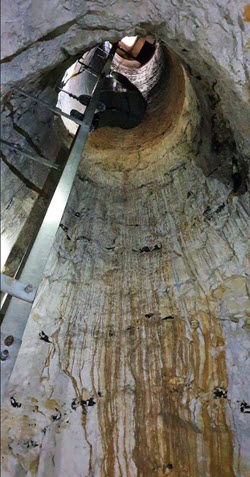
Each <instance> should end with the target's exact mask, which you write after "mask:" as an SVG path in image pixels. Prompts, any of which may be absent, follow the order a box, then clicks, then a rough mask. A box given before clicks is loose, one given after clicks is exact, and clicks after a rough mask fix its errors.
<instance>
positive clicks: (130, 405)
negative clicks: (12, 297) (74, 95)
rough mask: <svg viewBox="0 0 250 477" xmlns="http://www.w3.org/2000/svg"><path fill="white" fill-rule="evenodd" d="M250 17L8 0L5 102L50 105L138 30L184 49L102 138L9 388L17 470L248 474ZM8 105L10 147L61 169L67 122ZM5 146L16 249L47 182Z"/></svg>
mask: <svg viewBox="0 0 250 477" xmlns="http://www.w3.org/2000/svg"><path fill="white" fill-rule="evenodd" d="M104 7H106V8H104ZM247 15H248V13H247V10H245V4H244V2H241V1H239V2H238V3H237V4H236V3H235V2H233V1H231V0H230V1H229V2H227V3H226V4H225V3H224V2H223V4H222V2H218V1H210V2H205V4H204V2H203V3H202V2H199V1H196V2H189V1H184V2H175V1H174V0H172V1H171V2H170V1H160V2H159V1H157V2H156V1H155V2H153V1H150V2H149V1H148V2H146V1H138V2H136V1H131V2H121V1H117V2H111V1H106V2H105V1H102V2H101V1H99V2H85V3H83V2H78V1H75V2H67V3H65V2H64V3H63V4H61V2H57V3H56V2H55V1H54V0H53V2H47V1H46V2H43V3H42V5H41V3H38V2H34V1H33V2H32V3H31V2H19V3H16V2H9V3H8V6H6V16H5V19H4V22H3V30H2V35H3V53H2V54H3V58H4V59H5V62H4V63H3V70H2V73H3V85H4V88H3V91H4V92H7V91H9V90H10V89H11V87H12V86H13V85H14V84H17V85H20V86H22V87H27V89H32V90H33V91H35V93H36V94H39V95H40V96H41V97H42V98H44V99H46V101H48V102H50V103H51V104H55V102H56V93H55V89H54V88H55V84H56V81H60V78H61V77H62V76H63V74H64V72H65V69H66V68H67V66H68V65H69V64H70V63H73V61H74V60H75V58H74V57H73V55H75V54H76V53H78V52H80V53H83V52H84V51H85V50H86V49H87V48H88V47H91V46H93V45H94V44H96V43H100V42H101V41H103V40H105V39H109V40H110V41H113V40H115V39H118V38H120V37H122V36H123V35H124V34H125V33H126V34H133V33H135V32H136V33H140V32H143V33H151V34H155V35H156V37H157V38H158V39H159V40H162V41H163V42H164V43H165V44H166V45H167V46H168V47H169V48H170V50H171V51H173V52H175V56H172V60H171V61H172V64H171V68H170V70H171V74H170V77H169V80H168V81H166V82H164V78H163V77H161V78H160V83H159V85H158V90H156V92H155V93H154V95H153V97H152V103H150V105H149V114H148V117H147V118H146V119H145V122H144V123H143V124H142V125H140V126H139V127H138V128H136V129H135V130H134V131H121V130H119V129H114V130H110V129H105V130H102V131H97V132H96V133H94V134H93V135H91V136H90V138H89V141H88V144H87V147H86V150H85V154H84V158H83V160H82V163H81V165H80V168H79V172H78V176H77V179H76V180H75V184H74V188H73V190H72V194H71V197H70V201H69V203H68V206H67V209H66V211H65V214H64V217H63V220H62V223H63V225H64V226H66V227H67V228H68V230H67V229H65V227H64V230H63V228H60V229H59V230H58V233H57V237H56V240H55V244H54V247H53V250H52V251H51V255H50V258H49V262H48V264H47V267H46V273H45V277H44V279H43V281H42V283H41V286H40V289H39V292H38V295H37V298H36V301H35V304H34V307H33V311H32V313H31V316H30V318H29V321H28V324H27V327H26V330H25V334H24V337H23V343H22V347H21V349H20V353H19V356H18V359H17V362H16V366H15V368H14V371H13V374H12V377H11V380H10V383H9V387H8V389H7V390H6V393H5V401H4V406H3V412H2V415H3V430H2V440H3V443H2V445H3V451H2V456H3V459H2V469H3V470H2V473H3V476H4V477H7V476H8V477H10V476H11V477H13V476H14V477H19V476H20V477H24V476H27V477H31V476H32V477H33V476H38V477H45V476H46V477H47V476H49V477H53V476H54V477H59V476H60V477H61V476H62V475H72V476H74V477H75V476H79V477H85V476H89V477H90V476H91V477H98V476H100V477H118V476H126V477H136V476H137V477H139V476H140V477H152V476H157V477H162V476H165V475H170V477H182V476H190V477H221V476H223V477H224V476H225V477H233V476H234V477H246V476H248V475H249V463H248V456H247V453H248V448H249V407H247V406H249V405H250V396H249V386H248V380H249V379H248V378H249V361H247V359H248V343H249V341H248V333H249V317H248V315H247V312H248V310H249V301H248V292H247V277H248V276H249V265H248V261H247V225H248V215H247V210H248V206H249V204H248V198H247V193H245V185H244V187H243V186H242V188H241V189H240V191H239V194H231V192H232V179H231V176H232V158H233V157H234V155H236V156H237V158H238V161H239V164H240V167H243V166H244V167H245V159H246V156H247V154H248V151H249V149H248V148H249V145H248V144H249V143H248V139H249V138H248V137H247V134H246V131H247V114H248V109H247V90H246V85H247V64H246V61H245V55H246V54H247V46H246V45H247V28H248V20H247V19H248V16H247ZM70 55H72V58H70ZM178 59H179V60H181V61H182V62H183V65H184V67H185V70H186V72H185V73H183V72H182V69H181V66H180V65H178ZM166 64H167V63H166ZM163 74H164V72H163ZM184 78H185V86H184ZM140 81H142V78H141V79H140V78H139V79H138V82H139V85H140ZM141 86H142V85H141ZM178 88H179V89H178ZM170 93H171V94H170ZM4 101H5V102H4V105H5V106H4V109H5V111H4V113H3V124H2V126H3V133H2V134H3V135H4V137H5V138H6V139H11V140H16V141H17V142H19V144H20V145H22V146H24V145H25V146H27V144H28V145H29V147H30V148H38V150H37V149H35V150H37V152H39V151H40V152H41V153H43V154H44V155H45V156H46V157H48V158H50V159H52V160H56V158H57V159H58V157H59V156H60V150H61V149H62V148H64V149H65V148H67V147H68V146H69V142H70V141H69V137H68V136H67V134H66V132H65V130H64V129H63V127H62V124H61V122H60V121H58V120H57V121H56V120H54V118H53V116H52V115H50V114H48V112H46V111H45V110H43V109H42V108H37V107H35V105H34V103H33V102H31V101H29V100H27V101H26V100H25V101H23V99H22V100H20V98H19V96H18V95H13V96H12V97H11V98H9V97H6V96H5V98H4ZM171 119H172V121H171ZM163 124H164V128H162V125H163ZM161 128H162V129H161ZM48 132H50V135H48ZM234 139H235V141H236V143H237V149H236V148H235V145H234ZM138 146H139V147H138ZM4 153H5V164H4V165H5V168H3V173H4V174H5V175H4V182H3V184H4V190H3V198H4V210H3V212H4V220H3V227H4V229H5V238H6V241H7V242H8V244H9V245H10V246H12V245H13V244H14V243H15V241H16V240H17V238H18V236H19V233H20V232H21V231H22V227H23V225H24V224H25V225H26V226H27V224H29V214H30V212H31V211H32V210H33V209H34V207H35V204H36V200H37V198H39V197H40V195H41V192H40V190H39V189H42V187H43V184H44V183H45V181H46V172H45V171H44V170H43V169H42V168H41V167H40V166H37V165H30V162H27V161H24V160H23V159H20V160H19V159H18V158H17V157H16V156H15V155H13V154H9V153H7V151H6V150H5V149H4ZM6 161H7V162H8V163H9V165H7V164H6ZM11 166H12V167H11ZM13 167H15V168H16V169H17V170H18V171H19V172H22V175H23V176H24V178H25V180H26V183H25V184H24V185H23V177H16V175H13V174H14V173H15V174H16V171H15V170H13ZM242 170H243V169H242ZM244 170H246V169H244ZM241 172H242V171H241ZM27 180H28V181H29V182H28V183H27ZM37 188H38V189H37ZM31 189H33V190H32V192H31ZM34 210H36V209H34ZM65 230H67V233H66V232H65Z"/></svg>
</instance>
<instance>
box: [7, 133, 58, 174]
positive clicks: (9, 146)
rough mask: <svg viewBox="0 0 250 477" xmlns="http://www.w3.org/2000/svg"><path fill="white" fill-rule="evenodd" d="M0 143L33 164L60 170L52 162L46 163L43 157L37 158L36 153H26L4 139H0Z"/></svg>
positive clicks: (25, 150) (26, 151)
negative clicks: (30, 160) (36, 163)
mask: <svg viewBox="0 0 250 477" xmlns="http://www.w3.org/2000/svg"><path fill="white" fill-rule="evenodd" d="M0 142H2V143H3V144H4V145H5V146H7V147H8V148H9V149H13V150H14V151H16V152H19V153H20V154H22V155H23V156H25V157H28V158H29V159H32V161H34V162H38V164H42V165H43V166H46V167H49V168H50V169H57V170H60V169H61V168H60V166H57V165H56V164H52V162H50V161H47V159H44V157H42V156H39V155H38V154H36V153H33V152H31V151H28V150H27V149H24V148H23V147H20V146H17V145H16V144H13V143H11V142H9V141H5V139H2V138H0Z"/></svg>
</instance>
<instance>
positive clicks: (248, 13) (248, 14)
mask: <svg viewBox="0 0 250 477" xmlns="http://www.w3.org/2000/svg"><path fill="white" fill-rule="evenodd" d="M243 17H244V20H245V22H250V3H249V4H248V5H246V6H245V8H244V13H243Z"/></svg>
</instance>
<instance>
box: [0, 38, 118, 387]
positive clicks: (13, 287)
mask: <svg viewBox="0 0 250 477" xmlns="http://www.w3.org/2000/svg"><path fill="white" fill-rule="evenodd" d="M116 47H117V45H116V44H114V45H113V46H112V48H111V49H110V51H109V54H108V56H107V57H106V60H105V63H104V65H103V66H102V68H101V71H100V73H98V80H97V82H96V85H95V87H94V90H93V94H92V97H91V100H90V102H89V104H88V106H87V107H86V110H85V113H84V117H83V120H82V121H79V120H76V119H75V118H73V117H72V116H70V115H66V113H63V112H62V111H61V110H59V108H53V107H51V106H50V105H48V104H46V103H44V102H41V101H40V100H37V99H36V98H34V97H33V96H31V95H29V94H27V93H25V92H24V91H20V90H19V92H20V93H21V94H23V95H24V96H27V97H29V98H31V99H34V100H35V101H36V102H39V103H41V104H43V105H44V106H45V107H47V108H49V109H50V110H52V111H53V112H54V113H55V114H59V115H61V116H66V117H68V118H69V119H71V120H73V121H75V122H76V123H77V124H78V125H79V127H78V130H77V132H76V134H75V136H74V139H73V142H72V145H71V148H70V152H69V157H68V160H67V162H66V165H65V167H64V170H63V172H62V174H61V177H60V180H59V182H58V185H57V187H56V189H55V192H54V195H53V197H52V199H51V202H50V204H49V207H48V210H47V212H46V214H45V217H44V219H43V222H42V224H41V227H40V229H39V232H38V234H37V236H36V239H35V241H34V244H33V246H32V249H31V251H30V253H29V256H28V258H27V261H26V263H25V265H24V268H23V271H22V273H21V276H20V279H19V280H15V279H14V278H11V277H8V276H6V275H4V274H1V291H3V292H4V293H7V294H9V295H11V296H12V298H11V300H10V303H9V306H8V308H7V311H6V314H5V316H4V319H3V323H2V329H1V350H2V351H1V368H2V370H1V371H2V372H1V392H2V393H3V392H4V389H5V387H6V385H7V383H8V381H9V378H10V375H11V373H12V370H13V368H14V365H15V361H16V358H17V354H18V352H19V349H20V346H21V343H22V335H23V332H24V329H25V326H26V323H27V320H28V317H29V314H30V311H31V308H32V304H33V302H34V299H35V296H36V292H37V289H38V286H39V283H40V281H41V279H42V277H43V272H44V268H45V265H46V262H47V259H48V257H49V254H50V251H51V248H52V246H53V243H54V240H55V236H56V232H57V230H58V227H59V225H60V222H61V218H62V215H63V213H64V210H65V207H66V204H67V202H68V198H69V195H70V192H71V189H72V186H73V182H74V179H75V176H76V173H77V170H78V166H79V163H80V160H81V157H82V152H83V150H84V146H85V143H86V141H87V138H88V133H89V129H90V126H91V124H92V121H93V117H94V114H95V110H96V107H97V104H98V100H99V96H100V93H101V88H102V84H103V80H104V78H105V76H106V75H107V74H108V73H109V71H110V67H111V63H112V60H113V57H114V54H115V51H116ZM97 49H98V47H97ZM103 53H104V52H103ZM87 66H88V65H87ZM90 73H91V72H90ZM96 74H97V72H96ZM2 142H3V143H4V144H5V145H6V146H8V147H11V148H12V149H15V150H17V151H18V152H20V153H22V154H24V155H25V156H26V157H29V158H31V159H33V160H34V161H36V162H39V163H40V164H43V165H46V166H48V167H55V166H54V165H53V163H50V162H49V161H47V160H46V159H44V158H42V157H40V156H39V155H37V154H36V155H33V154H32V153H31V152H29V151H26V150H25V149H22V148H18V147H16V146H14V145H12V144H11V143H8V142H7V141H4V140H2ZM32 156H33V157H32ZM13 338H14V340H13ZM10 342H11V348H10V351H9V350H8V349H3V348H6V346H8V343H10Z"/></svg>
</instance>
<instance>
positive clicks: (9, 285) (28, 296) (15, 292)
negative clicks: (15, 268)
mask: <svg viewBox="0 0 250 477" xmlns="http://www.w3.org/2000/svg"><path fill="white" fill-rule="evenodd" d="M1 291H2V292H3V293H8V295H11V296H14V297H16V298H19V299H20V300H24V301H27V302H29V303H33V301H34V299H35V295H36V291H37V288H34V287H33V286H32V285H31V284H29V285H25V284H24V283H22V282H20V281H19V280H16V279H15V278H11V277H7V275H4V274H3V273H1Z"/></svg>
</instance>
